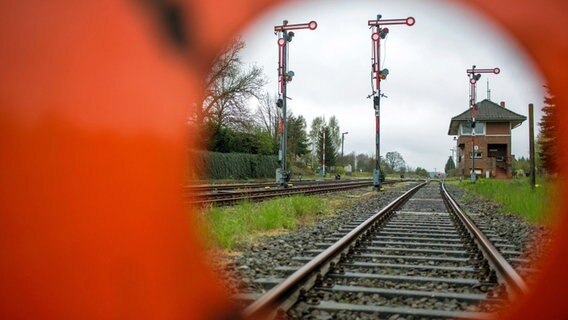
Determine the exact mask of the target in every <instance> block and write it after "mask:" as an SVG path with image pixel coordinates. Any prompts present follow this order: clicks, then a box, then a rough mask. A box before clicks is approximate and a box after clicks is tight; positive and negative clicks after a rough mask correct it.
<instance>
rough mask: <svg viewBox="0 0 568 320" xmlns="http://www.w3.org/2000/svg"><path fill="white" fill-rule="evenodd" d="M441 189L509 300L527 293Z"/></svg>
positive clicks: (518, 278)
mask: <svg viewBox="0 0 568 320" xmlns="http://www.w3.org/2000/svg"><path fill="white" fill-rule="evenodd" d="M441 188H442V191H443V193H442V194H443V195H444V197H446V200H447V203H448V204H449V206H450V209H451V211H453V212H454V214H455V215H456V216H457V217H458V218H459V220H460V221H461V223H462V224H463V225H465V227H466V228H467V230H468V232H469V234H470V235H471V237H472V238H473V240H474V241H475V243H476V244H477V246H478V248H479V249H480V251H481V253H482V254H483V256H484V257H485V259H486V260H487V261H488V262H489V265H490V266H491V267H492V268H493V270H495V273H496V275H497V278H498V279H499V280H501V282H503V283H504V284H505V286H506V287H507V289H509V290H508V292H509V293H510V294H511V298H516V297H518V296H521V295H524V294H526V293H527V291H528V289H527V285H526V283H525V281H524V280H523V279H522V278H521V276H519V274H518V273H517V271H515V269H514V268H513V267H512V266H511V264H509V262H507V260H506V259H505V258H504V257H503V255H502V254H501V253H500V252H499V250H498V249H497V248H496V247H495V246H494V245H493V244H492V243H491V241H490V240H489V239H488V238H487V236H485V234H484V233H483V232H482V231H481V230H480V229H479V228H478V227H477V226H476V225H475V223H474V222H473V221H472V220H471V218H469V217H468V216H467V214H466V213H465V212H464V211H463V210H462V209H461V207H460V206H459V204H458V203H457V202H456V201H455V200H454V199H453V197H452V196H451V195H450V194H449V192H448V190H447V189H446V186H445V184H444V183H442V184H441Z"/></svg>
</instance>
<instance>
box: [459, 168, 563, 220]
mask: <svg viewBox="0 0 568 320" xmlns="http://www.w3.org/2000/svg"><path fill="white" fill-rule="evenodd" d="M457 185H459V186H460V187H462V188H464V189H467V190H470V191H473V192H474V193H476V194H478V195H481V196H482V197H485V198H487V199H490V200H492V201H494V202H496V203H499V204H501V205H502V208H503V211H504V212H510V213H514V214H518V215H521V216H524V217H526V218H527V219H528V220H530V221H533V222H536V223H549V222H550V218H551V217H550V214H549V212H550V206H549V204H550V203H551V202H550V199H551V191H552V187H553V186H552V185H551V183H550V182H548V181H545V180H544V179H543V180H541V181H538V184H537V187H536V188H534V190H533V189H531V187H530V185H529V181H528V179H513V180H490V179H480V180H478V181H477V182H476V183H471V182H470V181H465V180H464V181H463V182H461V183H459V184H457Z"/></svg>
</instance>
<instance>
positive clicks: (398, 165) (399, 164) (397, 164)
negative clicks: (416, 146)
mask: <svg viewBox="0 0 568 320" xmlns="http://www.w3.org/2000/svg"><path fill="white" fill-rule="evenodd" d="M385 162H386V164H387V166H388V167H389V168H390V169H391V170H393V171H396V170H401V169H406V162H405V161H404V158H403V157H402V155H401V154H400V153H398V151H391V152H387V154H386V155H385Z"/></svg>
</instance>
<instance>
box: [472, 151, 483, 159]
mask: <svg viewBox="0 0 568 320" xmlns="http://www.w3.org/2000/svg"><path fill="white" fill-rule="evenodd" d="M471 154H472V152H470V153H469V158H470V159H471ZM481 158H483V152H476V153H475V159H481Z"/></svg>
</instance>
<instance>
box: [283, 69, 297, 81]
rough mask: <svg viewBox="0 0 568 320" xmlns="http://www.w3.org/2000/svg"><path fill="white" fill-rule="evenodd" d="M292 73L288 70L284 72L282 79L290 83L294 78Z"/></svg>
mask: <svg viewBox="0 0 568 320" xmlns="http://www.w3.org/2000/svg"><path fill="white" fill-rule="evenodd" d="M294 75H295V74H294V71H292V70H290V71H288V72H286V74H285V75H284V79H286V81H292V78H293V77H294Z"/></svg>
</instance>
